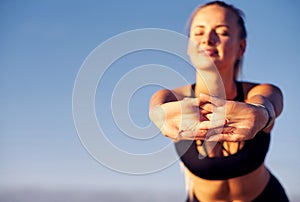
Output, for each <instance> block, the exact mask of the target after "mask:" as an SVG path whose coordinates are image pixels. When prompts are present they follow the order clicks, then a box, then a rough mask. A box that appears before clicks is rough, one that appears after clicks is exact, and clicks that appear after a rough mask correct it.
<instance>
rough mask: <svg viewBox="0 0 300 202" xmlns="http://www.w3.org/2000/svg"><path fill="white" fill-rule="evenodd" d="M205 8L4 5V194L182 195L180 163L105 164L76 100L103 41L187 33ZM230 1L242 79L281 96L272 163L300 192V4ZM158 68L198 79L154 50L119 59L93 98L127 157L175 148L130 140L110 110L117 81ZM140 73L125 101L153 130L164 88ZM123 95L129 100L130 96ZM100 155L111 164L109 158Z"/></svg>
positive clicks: (183, 4)
mask: <svg viewBox="0 0 300 202" xmlns="http://www.w3.org/2000/svg"><path fill="white" fill-rule="evenodd" d="M120 2H121V3H120ZM125 2H126V3H125ZM203 2H207V1H171V0H164V1H158V0H153V1H133V0H132V1H114V0H112V1H76V2H74V1H47V0H44V1H9V0H2V1H1V2H0V27H1V32H0V44H1V45H0V67H1V70H0V76H1V81H0V93H1V95H2V97H1V99H0V109H1V116H0V121H1V129H0V148H1V149H0V151H1V153H0V159H1V162H2V163H1V167H0V178H1V180H0V188H1V187H2V188H3V187H20V186H27V187H45V188H47V187H62V188H66V187H79V188H81V187H83V188H87V187H90V188H95V189H97V188H98V189H104V190H105V189H110V188H114V189H125V187H126V188H127V189H142V190H146V189H151V190H178V191H179V192H182V196H183V195H184V179H183V175H182V173H181V172H180V169H179V163H178V162H176V163H175V164H174V165H172V166H171V167H169V168H166V169H164V170H162V171H159V172H155V173H152V174H148V175H138V176H135V175H126V174H122V173H119V172H116V171H114V170H113V169H108V168H106V167H105V166H103V165H101V164H99V163H98V162H97V161H96V160H95V159H94V158H93V157H92V156H91V155H90V154H89V153H88V152H87V150H86V149H85V148H84V146H83V145H82V144H81V142H80V139H79V137H78V135H77V131H76V129H75V125H74V121H73V114H72V93H73V87H74V84H75V79H76V76H77V74H78V72H79V70H80V67H81V66H82V64H83V62H84V60H85V59H86V58H87V56H88V55H89V54H90V53H91V52H92V51H93V50H94V49H95V48H96V47H97V46H99V45H100V44H101V43H104V42H105V41H106V40H108V39H110V38H111V37H114V36H116V35H117V34H120V33H123V32H126V31H130V30H134V29H141V28H161V29H168V30H172V31H175V32H178V33H181V34H184V33H185V25H186V22H187V20H188V18H189V15H190V13H191V12H192V11H193V10H194V8H195V7H196V6H197V5H199V4H201V3H203ZM226 2H229V3H233V4H234V5H235V6H237V7H238V8H240V9H242V10H243V11H244V12H245V14H246V26H247V29H248V44H247V51H246V55H245V58H244V65H243V73H242V76H241V79H242V80H248V81H254V82H268V83H273V84H275V85H277V86H279V87H280V88H281V89H282V91H283V93H284V102H285V105H284V111H283V113H282V115H281V116H280V117H279V118H278V120H277V121H276V125H275V128H274V130H273V133H272V141H271V147H270V150H269V153H268V155H267V160H266V164H267V166H268V167H269V168H270V170H271V171H272V172H273V173H274V174H275V175H276V176H277V177H278V179H279V180H280V181H281V182H282V184H283V185H284V187H285V188H286V190H287V192H288V193H289V194H293V195H295V194H296V193H297V192H298V187H299V185H300V184H299V179H300V174H299V169H300V158H299V157H298V154H299V153H300V147H299V145H300V138H299V134H298V133H299V132H298V124H299V123H298V120H299V117H298V114H299V112H300V110H299V107H298V104H299V100H300V95H299V92H300V91H299V75H300V74H299V72H300V71H299V69H298V68H299V67H300V57H299V53H300V38H299V36H300V23H299V19H300V14H299V9H300V3H299V2H298V1H296V0H289V1H271V0H268V1H258V0H252V1H238V0H235V1H234V0H232V1H226ZM154 63H155V64H160V65H164V66H167V67H169V68H171V69H173V70H174V71H175V72H179V73H180V74H181V75H184V77H185V78H186V80H187V81H188V82H193V81H194V75H193V71H192V70H191V69H188V68H187V69H185V68H183V66H184V64H181V63H182V61H181V60H180V58H178V57H175V56H170V55H169V54H167V53H163V52H160V51H151V50H148V51H140V52H135V53H130V54H128V55H125V56H123V57H122V58H119V59H118V60H116V61H114V63H113V64H111V66H110V68H108V69H107V71H106V72H105V75H104V76H103V77H102V79H101V81H99V86H98V88H97V91H96V95H95V108H96V113H97V119H98V121H99V124H100V125H101V127H102V129H103V131H104V133H105V135H106V136H107V137H106V138H108V139H109V140H110V142H112V144H114V145H115V147H117V148H119V149H122V150H123V151H125V152H128V153H143V152H146V153H147V152H154V151H157V150H159V149H161V148H163V147H164V146H166V145H169V144H170V141H169V140H168V139H166V138H164V137H162V135H158V136H155V137H153V138H149V139H145V140H137V139H135V138H130V137H129V138H128V137H126V136H124V134H123V133H122V131H121V130H120V128H118V125H117V124H116V122H115V120H114V116H113V115H112V112H111V108H110V104H111V98H112V96H113V95H112V91H113V90H114V88H115V87H116V85H117V84H118V81H120V80H121V78H124V77H126V76H128V74H129V72H130V71H131V70H133V69H135V68H137V67H141V66H143V65H147V64H154ZM181 65H182V66H181ZM135 70H136V69H135ZM143 75H144V77H143V76H142V77H139V79H140V80H141V81H145V84H144V86H143V87H142V88H140V89H138V90H137V91H136V92H135V93H134V94H133V95H132V97H131V100H129V101H130V102H129V103H128V106H129V109H128V111H129V113H130V116H131V119H132V121H133V122H134V123H136V125H138V126H139V127H145V126H146V125H147V124H149V118H148V111H147V106H148V101H149V99H150V96H151V94H152V93H153V92H154V91H155V90H157V89H159V86H155V85H148V86H147V85H146V84H147V83H146V81H147V82H149V78H150V80H151V78H152V77H151V75H149V77H148V76H147V75H146V74H143ZM159 76H160V77H161V78H164V77H165V78H166V80H167V81H169V82H172V81H173V80H174V79H172V77H171V76H169V75H158V77H159ZM168 76H169V77H168ZM160 77H159V78H160ZM178 82H179V83H180V81H178ZM181 83H182V82H181ZM154 84H155V82H154ZM175 84H176V83H173V84H170V85H175ZM122 92H123V93H124V94H125V95H126V91H124V90H123V91H122ZM127 101H128V100H127ZM126 118H127V117H125V118H124V119H126ZM121 121H122V120H121ZM141 135H145V134H141ZM145 137H147V135H146V136H145ZM103 155H106V156H108V157H110V153H109V152H107V153H103ZM112 158H113V157H112ZM123 163H125V164H126V163H132V162H123Z"/></svg>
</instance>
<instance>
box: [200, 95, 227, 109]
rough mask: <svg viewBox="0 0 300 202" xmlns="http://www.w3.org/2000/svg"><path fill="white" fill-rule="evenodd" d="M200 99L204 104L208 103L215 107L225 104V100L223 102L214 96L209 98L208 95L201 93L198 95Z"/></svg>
mask: <svg viewBox="0 0 300 202" xmlns="http://www.w3.org/2000/svg"><path fill="white" fill-rule="evenodd" d="M200 99H201V101H202V102H204V103H205V102H210V103H212V104H214V105H215V106H223V105H224V104H225V102H226V100H224V99H220V98H218V97H216V96H210V95H207V94H203V93H200Z"/></svg>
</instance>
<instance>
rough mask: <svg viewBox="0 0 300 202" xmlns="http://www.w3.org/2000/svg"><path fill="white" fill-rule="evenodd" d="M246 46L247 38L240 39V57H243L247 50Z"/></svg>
mask: <svg viewBox="0 0 300 202" xmlns="http://www.w3.org/2000/svg"><path fill="white" fill-rule="evenodd" d="M246 46H247V41H246V39H241V40H240V46H239V51H238V58H241V57H242V56H243V55H244V53H245V50H246Z"/></svg>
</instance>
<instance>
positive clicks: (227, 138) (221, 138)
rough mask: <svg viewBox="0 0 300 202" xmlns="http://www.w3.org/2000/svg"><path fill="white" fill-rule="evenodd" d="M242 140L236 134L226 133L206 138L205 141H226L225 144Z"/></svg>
mask: <svg viewBox="0 0 300 202" xmlns="http://www.w3.org/2000/svg"><path fill="white" fill-rule="evenodd" d="M242 140H243V138H241V136H240V135H237V134H227V133H220V134H215V135H211V136H209V137H208V138H207V141H220V142H222V141H226V142H238V141H242Z"/></svg>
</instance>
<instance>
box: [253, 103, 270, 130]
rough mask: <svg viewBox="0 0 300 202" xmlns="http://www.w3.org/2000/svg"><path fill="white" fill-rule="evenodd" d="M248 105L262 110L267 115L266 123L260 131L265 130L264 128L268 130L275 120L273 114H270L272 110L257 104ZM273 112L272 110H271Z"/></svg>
mask: <svg viewBox="0 0 300 202" xmlns="http://www.w3.org/2000/svg"><path fill="white" fill-rule="evenodd" d="M250 104H251V105H254V106H256V107H260V108H262V109H263V110H265V112H266V114H267V118H266V120H267V121H266V123H265V125H264V126H263V127H262V129H261V130H265V129H266V128H269V127H270V126H271V125H272V124H273V123H274V120H275V113H272V111H271V110H272V109H270V107H267V106H266V105H264V104H259V103H250ZM273 112H274V110H273Z"/></svg>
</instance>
